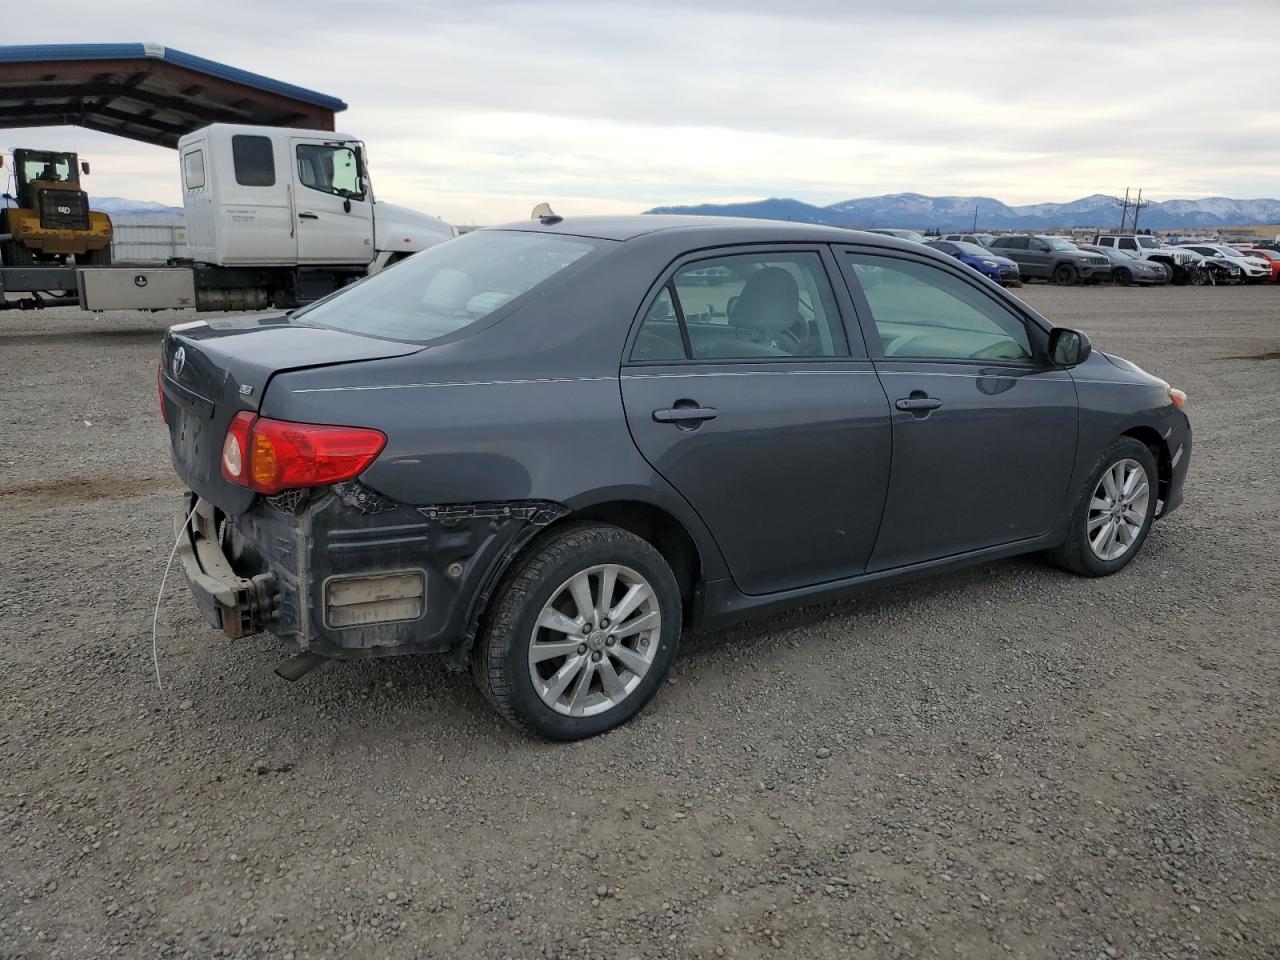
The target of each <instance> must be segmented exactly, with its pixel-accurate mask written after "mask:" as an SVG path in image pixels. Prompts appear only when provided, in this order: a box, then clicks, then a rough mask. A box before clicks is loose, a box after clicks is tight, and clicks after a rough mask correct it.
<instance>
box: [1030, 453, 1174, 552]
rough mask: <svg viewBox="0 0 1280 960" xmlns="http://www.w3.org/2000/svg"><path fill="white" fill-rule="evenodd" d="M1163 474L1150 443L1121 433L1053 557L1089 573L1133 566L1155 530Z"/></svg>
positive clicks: (1081, 494)
mask: <svg viewBox="0 0 1280 960" xmlns="http://www.w3.org/2000/svg"><path fill="white" fill-rule="evenodd" d="M1158 478H1159V474H1158V472H1157V470H1156V461H1155V457H1153V456H1152V455H1151V451H1150V449H1148V448H1147V445H1146V444H1145V443H1142V442H1141V441H1139V440H1135V439H1134V438H1133V437H1120V438H1119V439H1117V440H1116V441H1115V442H1114V443H1112V444H1111V446H1109V447H1107V449H1106V450H1104V451H1103V453H1102V456H1101V457H1099V458H1098V462H1097V463H1096V464H1095V465H1094V468H1093V470H1092V471H1091V472H1090V473H1089V479H1088V481H1086V482H1085V484H1084V485H1083V486H1082V487H1081V488H1080V492H1079V497H1078V498H1077V500H1076V504H1075V507H1074V508H1073V509H1072V511H1071V528H1070V532H1069V533H1068V534H1067V538H1066V540H1064V541H1063V542H1062V544H1061V545H1059V546H1058V547H1057V548H1056V549H1055V550H1053V551H1052V552H1050V554H1049V559H1050V560H1051V561H1052V562H1053V563H1054V564H1056V565H1057V566H1059V567H1062V568H1063V569H1064V570H1070V571H1071V572H1072V573H1078V574H1080V575H1081V576H1085V577H1105V576H1109V575H1110V574H1113V573H1117V572H1119V571H1120V570H1122V569H1124V568H1125V567H1126V566H1128V564H1129V561H1131V560H1132V559H1133V558H1134V557H1135V556H1137V554H1138V551H1139V550H1141V549H1142V544H1143V543H1144V542H1146V539H1147V533H1148V532H1149V531H1150V530H1151V521H1152V520H1153V519H1154V517H1155V514H1156V485H1157V481H1158Z"/></svg>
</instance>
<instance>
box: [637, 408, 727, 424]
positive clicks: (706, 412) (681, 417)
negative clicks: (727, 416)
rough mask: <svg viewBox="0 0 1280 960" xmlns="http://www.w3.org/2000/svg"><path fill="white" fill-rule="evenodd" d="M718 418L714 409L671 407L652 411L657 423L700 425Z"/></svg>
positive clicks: (718, 414)
mask: <svg viewBox="0 0 1280 960" xmlns="http://www.w3.org/2000/svg"><path fill="white" fill-rule="evenodd" d="M718 416H720V413H719V411H718V410H716V408H715V407H673V408H671V409H670V410H655V411H653V419H654V420H656V421H657V422H658V423H701V422H702V421H704V420H714V419H715V418H716V417H718Z"/></svg>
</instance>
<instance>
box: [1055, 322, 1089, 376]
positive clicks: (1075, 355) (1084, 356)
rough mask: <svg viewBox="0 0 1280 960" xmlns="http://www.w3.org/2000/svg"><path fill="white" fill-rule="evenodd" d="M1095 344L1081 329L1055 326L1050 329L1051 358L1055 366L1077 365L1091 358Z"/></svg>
mask: <svg viewBox="0 0 1280 960" xmlns="http://www.w3.org/2000/svg"><path fill="white" fill-rule="evenodd" d="M1091 353H1093V345H1092V344H1091V343H1089V338H1088V337H1086V336H1085V335H1084V334H1083V333H1081V332H1080V331H1079V330H1071V329H1069V328H1067V327H1054V328H1053V329H1052V330H1050V331H1049V358H1050V359H1051V360H1052V361H1053V363H1054V365H1055V366H1059V367H1076V366H1079V365H1080V364H1082V363H1084V362H1085V361H1086V360H1088V359H1089V355H1090V354H1091Z"/></svg>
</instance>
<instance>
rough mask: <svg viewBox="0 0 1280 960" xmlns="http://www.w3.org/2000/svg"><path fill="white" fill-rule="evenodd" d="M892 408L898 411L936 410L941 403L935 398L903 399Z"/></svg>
mask: <svg viewBox="0 0 1280 960" xmlns="http://www.w3.org/2000/svg"><path fill="white" fill-rule="evenodd" d="M894 406H895V407H897V408H898V409H899V410H937V409H938V408H939V407H940V406H942V401H941V400H939V399H937V398H936V397H904V398H902V399H901V400H899V401H897V402H896V403H895V404H894Z"/></svg>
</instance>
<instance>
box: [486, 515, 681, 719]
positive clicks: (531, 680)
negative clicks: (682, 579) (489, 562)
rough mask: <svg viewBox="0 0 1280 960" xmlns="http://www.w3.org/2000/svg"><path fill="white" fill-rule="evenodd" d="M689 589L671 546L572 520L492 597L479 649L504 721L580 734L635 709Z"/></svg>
mask: <svg viewBox="0 0 1280 960" xmlns="http://www.w3.org/2000/svg"><path fill="white" fill-rule="evenodd" d="M680 615H681V614H680V591H679V588H678V587H677V585H676V580H675V577H674V575H673V574H672V572H671V568H670V567H669V566H668V565H667V562H666V560H664V559H663V557H662V554H660V553H659V552H658V551H657V550H655V549H654V548H653V547H652V546H651V545H650V544H649V543H647V542H646V541H644V540H642V539H640V538H639V537H637V536H635V535H634V534H632V533H628V532H627V531H625V530H621V529H619V528H617V527H612V526H606V525H603V524H595V525H591V526H579V527H570V528H567V529H565V530H563V531H561V532H558V533H555V534H552V535H551V536H550V537H548V538H547V539H546V540H544V541H543V542H541V543H540V544H538V545H536V546H535V547H534V548H533V550H532V551H531V552H530V553H529V554H528V555H527V556H526V557H524V558H523V559H522V560H519V561H517V565H516V568H515V571H514V572H513V573H512V574H511V575H510V576H509V577H508V578H507V580H506V581H505V583H504V584H503V586H502V587H501V588H500V589H499V591H498V594H497V595H496V597H495V598H494V600H493V601H492V604H491V606H490V609H489V615H488V616H487V618H486V619H487V622H486V625H485V627H484V630H483V632H482V634H481V636H480V639H479V640H478V642H477V648H476V650H475V652H474V654H473V655H472V673H473V675H474V677H475V679H476V683H477V685H478V686H479V687H480V689H481V691H482V692H483V693H484V694H485V696H486V697H487V698H488V699H489V701H490V702H491V703H492V704H493V705H494V707H496V708H497V710H498V712H499V713H501V714H502V715H503V716H504V717H505V718H506V719H507V720H509V721H510V722H511V723H512V724H514V725H515V726H517V727H519V728H520V729H522V730H524V731H526V732H528V733H532V734H535V735H537V736H542V737H547V738H549V739H553V740H580V739H583V738H584V737H591V736H595V735H596V734H598V733H603V732H604V731H606V730H609V729H611V728H613V727H616V726H617V725H618V724H620V723H624V722H625V721H627V720H629V719H630V718H631V717H633V716H634V715H635V714H636V713H637V712H639V710H640V709H641V708H642V707H643V706H644V705H645V704H646V703H647V702H648V701H649V699H650V698H651V697H652V696H653V695H654V693H656V692H657V690H658V687H659V686H660V685H661V684H662V681H663V679H664V678H665V677H666V675H667V671H668V670H670V668H671V664H672V662H673V661H674V660H675V656H676V650H677V647H678V645H679V642H680Z"/></svg>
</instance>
